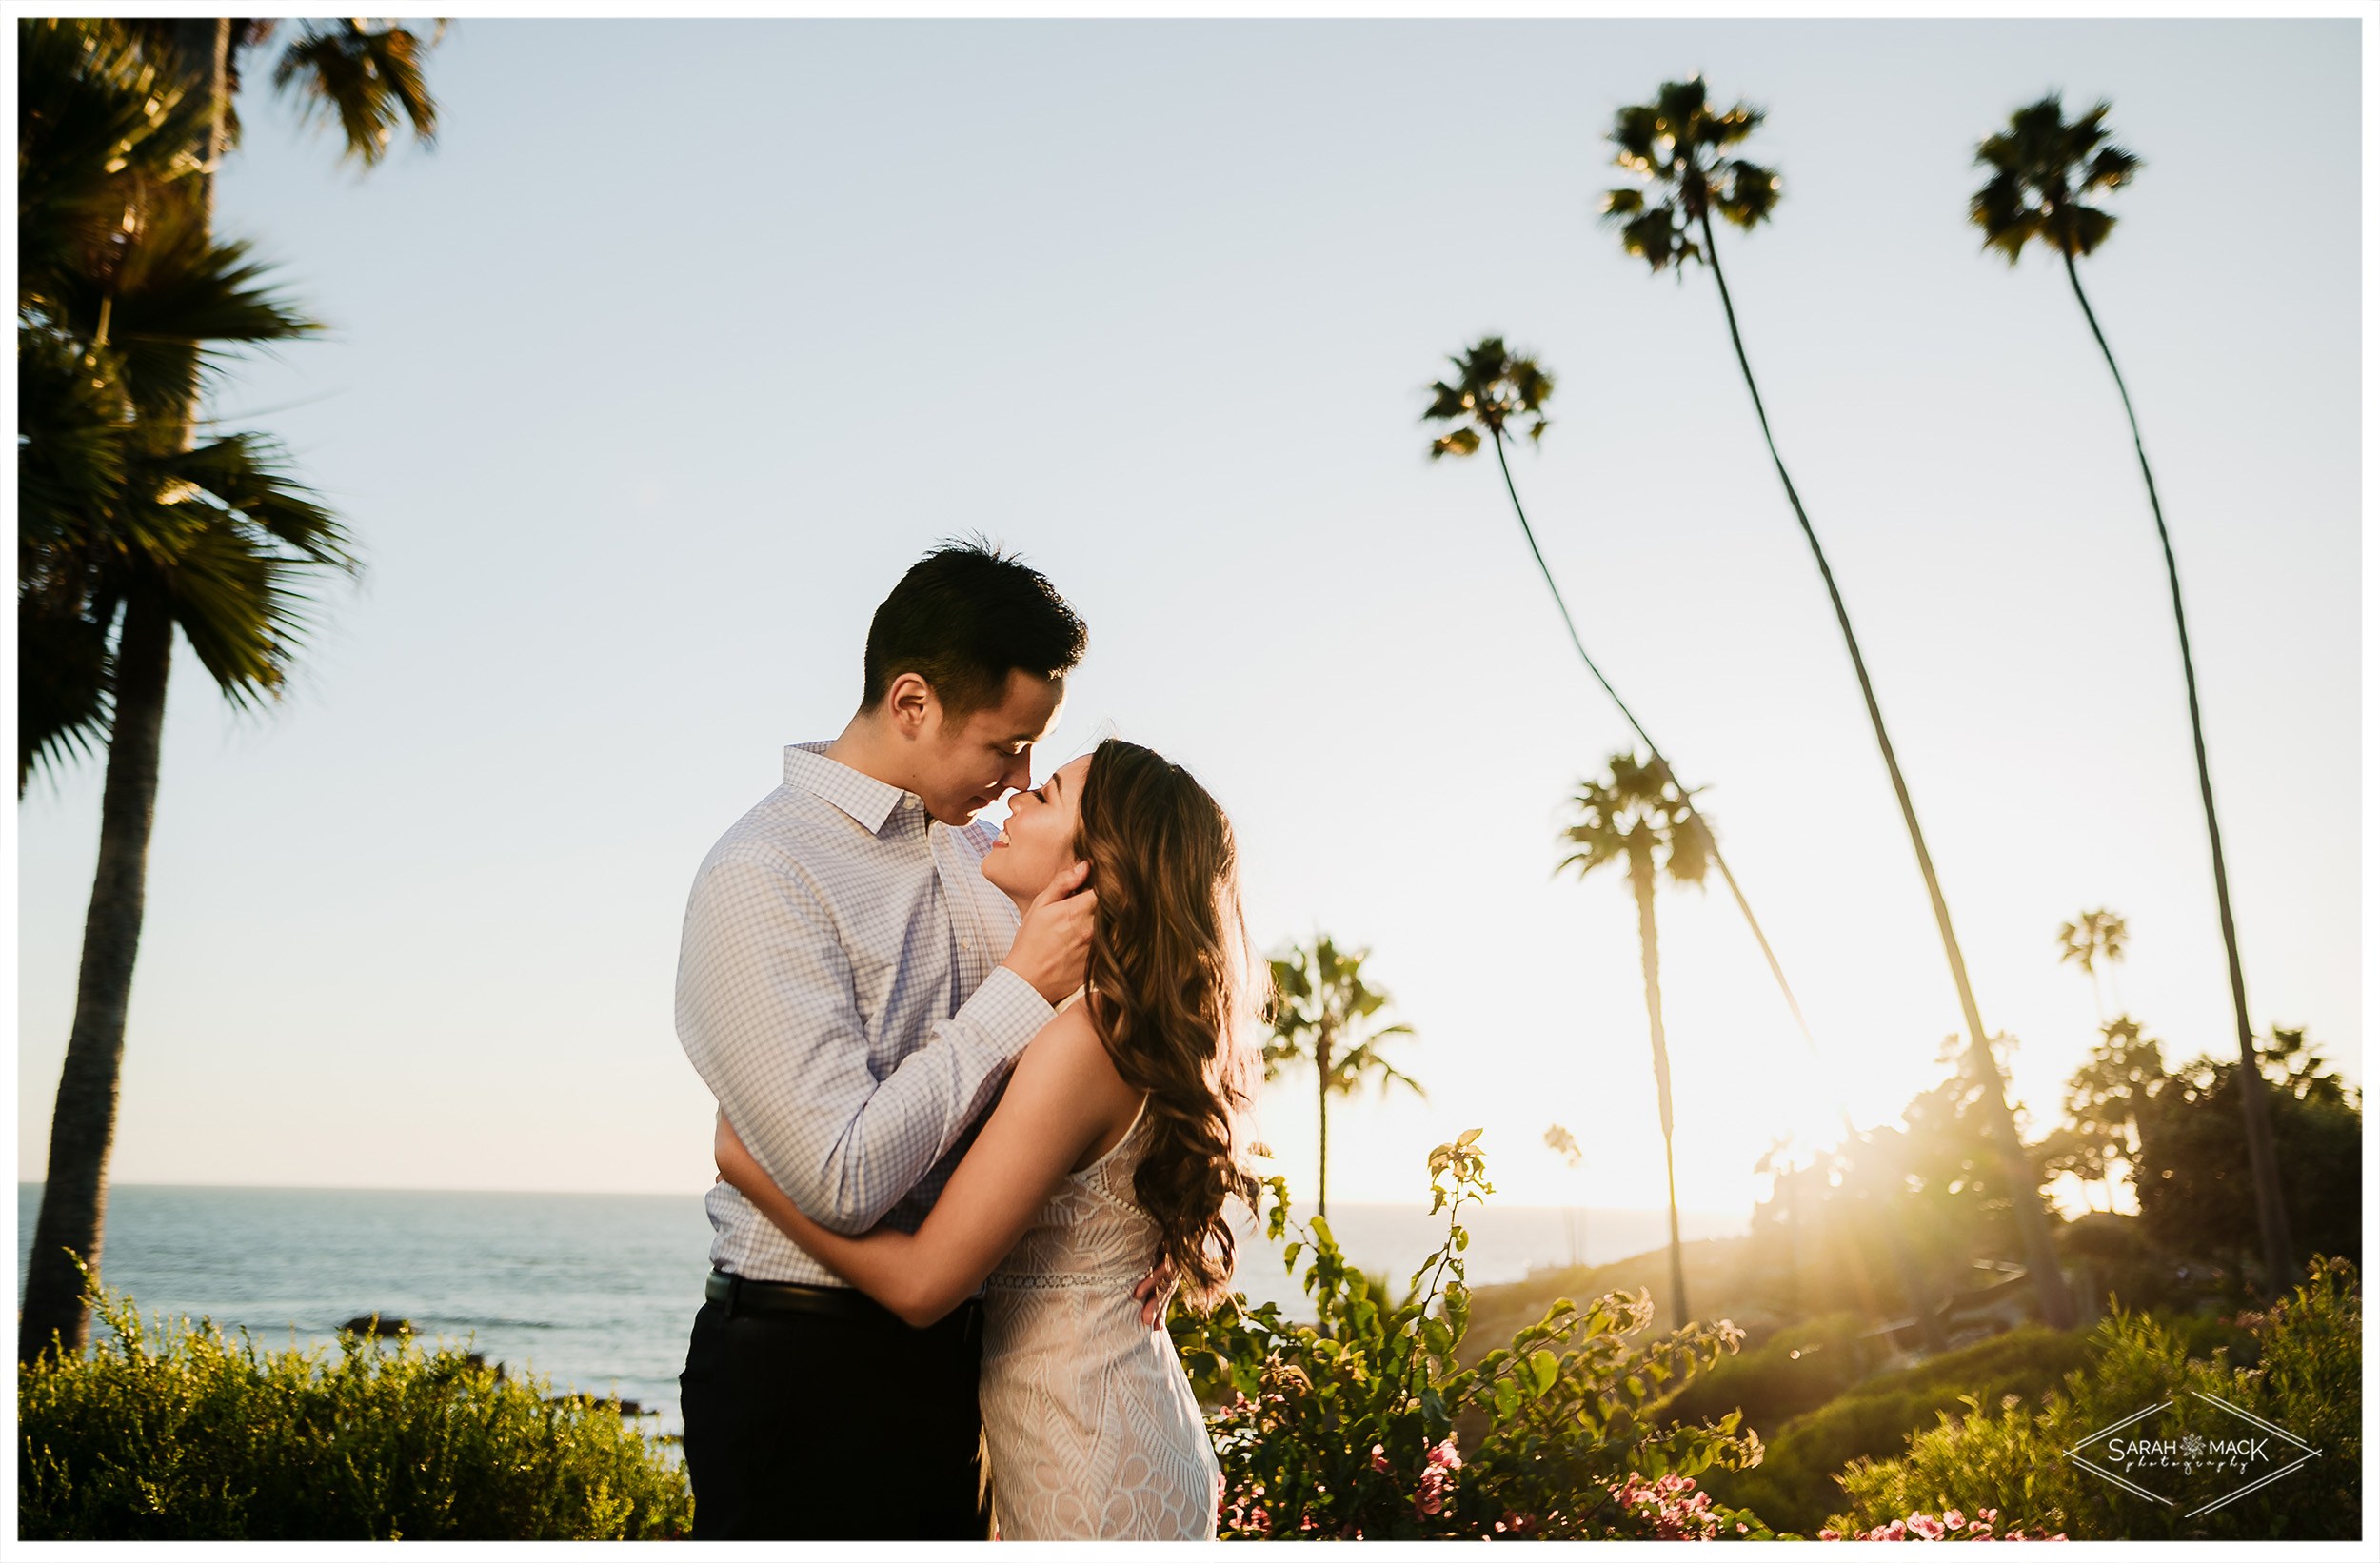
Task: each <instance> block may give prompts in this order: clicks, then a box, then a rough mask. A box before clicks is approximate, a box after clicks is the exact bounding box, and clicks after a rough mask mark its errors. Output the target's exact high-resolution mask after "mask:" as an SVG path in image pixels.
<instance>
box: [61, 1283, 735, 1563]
mask: <svg viewBox="0 0 2380 1563" xmlns="http://www.w3.org/2000/svg"><path fill="white" fill-rule="evenodd" d="M96 1306H97V1308H98V1311H99V1313H100V1316H102V1317H103V1318H104V1319H105V1320H106V1321H107V1323H108V1325H109V1329H110V1330H111V1331H112V1338H109V1339H105V1340H103V1341H102V1342H101V1343H100V1344H99V1345H98V1346H97V1347H96V1348H95V1349H94V1350H93V1352H92V1353H91V1354H90V1355H87V1356H69V1357H67V1358H65V1359H64V1360H60V1359H59V1358H56V1357H45V1358H43V1359H42V1360H41V1361H39V1362H37V1363H34V1364H31V1365H27V1366H20V1367H19V1368H18V1370H17V1408H18V1419H19V1433H20V1437H21V1444H20V1451H19V1453H20V1461H19V1465H18V1473H19V1474H18V1499H17V1502H18V1509H17V1523H18V1527H19V1532H18V1533H19V1534H20V1535H21V1536H23V1537H25V1538H27V1539H36V1538H37V1539H42V1540H80V1539H95V1538H104V1539H109V1540H144V1541H155V1540H192V1539H219V1540H220V1539H239V1540H254V1541H261V1540H313V1541H328V1540H355V1541H366V1540H395V1539H398V1538H400V1537H403V1538H406V1539H415V1540H418V1539H424V1538H430V1537H447V1538H454V1539H462V1538H469V1539H473V1540H522V1541H526V1540H615V1539H635V1538H644V1539H658V1538H665V1537H670V1536H677V1535H683V1534H684V1533H686V1531H687V1529H688V1528H689V1525H690V1523H691V1520H692V1516H693V1496H692V1494H691V1493H690V1492H689V1491H688V1489H687V1486H686V1482H685V1477H684V1473H683V1472H681V1471H680V1470H679V1469H678V1468H677V1467H676V1466H675V1465H674V1464H672V1463H671V1462H670V1461H669V1459H668V1458H667V1457H666V1456H665V1455H664V1454H663V1453H662V1452H661V1451H660V1450H659V1449H657V1448H656V1447H655V1446H654V1445H652V1444H650V1443H647V1442H646V1441H645V1438H644V1436H643V1435H642V1434H639V1433H638V1432H637V1431H636V1430H635V1429H634V1428H633V1427H632V1426H630V1425H629V1424H628V1423H627V1422H626V1421H625V1420H623V1419H622V1417H621V1415H620V1413H619V1408H618V1403H617V1401H612V1402H605V1403H589V1402H587V1401H585V1400H583V1399H581V1398H578V1397H565V1398H560V1399H551V1398H548V1397H547V1387H546V1385H545V1383H544V1382H543V1381H542V1380H536V1379H522V1378H518V1377H510V1376H507V1375H505V1374H504V1372H503V1371H502V1370H501V1369H499V1368H491V1367H488V1366H486V1365H485V1364H484V1363H482V1362H481V1361H480V1359H479V1358H478V1357H477V1356H475V1355H466V1353H464V1352H463V1351H461V1350H459V1349H457V1348H454V1347H448V1346H440V1347H438V1348H436V1349H434V1350H428V1349H425V1348H423V1347H421V1346H419V1345H417V1344H415V1343H414V1342H413V1341H412V1340H411V1339H410V1338H409V1337H408V1338H401V1339H400V1340H398V1341H397V1342H396V1343H394V1344H393V1345H389V1344H381V1343H377V1342H374V1341H369V1340H366V1339H364V1338H361V1337H359V1336H349V1337H347V1338H345V1339H343V1340H342V1341H341V1342H340V1345H339V1348H338V1352H337V1354H336V1355H327V1351H326V1349H324V1348H314V1349H312V1350H296V1349H291V1350H285V1351H272V1352H268V1351H261V1350H259V1349H258V1348H257V1346H256V1344H255V1342H254V1341H252V1340H251V1339H249V1338H248V1335H246V1333H245V1332H243V1334H242V1335H241V1337H240V1339H239V1341H238V1343H237V1344H236V1345H235V1344H234V1343H232V1342H231V1341H230V1340H228V1339H227V1338H226V1337H225V1335H223V1333H222V1332H221V1331H220V1330H217V1329H215V1328H214V1327H213V1326H212V1325H211V1324H202V1325H200V1326H198V1327H192V1326H191V1325H189V1324H188V1321H187V1320H185V1321H181V1322H179V1323H177V1324H172V1325H164V1326H162V1327H161V1328H160V1329H159V1331H158V1333H157V1334H156V1335H154V1336H153V1337H152V1336H151V1335H149V1333H148V1332H147V1331H146V1330H144V1328H143V1326H142V1322H141V1319H140V1316H139V1315H138V1314H137V1313H136V1312H135V1311H134V1308H133V1305H132V1301H131V1299H130V1298H129V1297H123V1296H108V1297H105V1298H102V1299H98V1300H97V1302H96Z"/></svg>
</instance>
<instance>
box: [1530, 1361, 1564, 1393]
mask: <svg viewBox="0 0 2380 1563" xmlns="http://www.w3.org/2000/svg"><path fill="white" fill-rule="evenodd" d="M1561 1367H1562V1365H1561V1362H1560V1360H1559V1359H1558V1358H1557V1357H1556V1356H1555V1355H1554V1354H1553V1353H1552V1352H1548V1351H1536V1352H1532V1353H1530V1354H1529V1378H1530V1382H1531V1383H1533V1384H1534V1385H1535V1386H1536V1393H1537V1394H1538V1395H1543V1394H1544V1393H1545V1392H1546V1391H1548V1390H1550V1389H1552V1388H1553V1387H1554V1380H1555V1379H1556V1378H1557V1377H1558V1376H1560V1374H1561Z"/></svg>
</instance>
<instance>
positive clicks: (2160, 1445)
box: [2066, 1390, 2322, 1519]
mask: <svg viewBox="0 0 2380 1563" xmlns="http://www.w3.org/2000/svg"><path fill="white" fill-rule="evenodd" d="M2321 1453H2322V1451H2320V1450H2318V1449H2316V1448H2314V1447H2313V1446H2312V1445H2311V1444H2309V1443H2307V1442H2306V1441H2305V1440H2304V1439H2302V1438H2300V1437H2298V1436H2297V1435H2296V1434H2293V1433H2291V1432H2290V1431H2289V1430H2288V1429H2287V1428H2285V1427H2282V1426H2280V1425H2279V1424H2277V1423H2274V1422H2269V1421H2266V1420H2265V1419H2264V1418H2263V1417H2261V1416H2258V1415H2256V1414H2255V1413H2253V1412H2251V1411H2248V1410H2246V1409H2245V1408H2243V1407H2240V1406H2235V1405H2233V1404H2231V1402H2230V1401H2229V1400H2225V1399H2222V1398H2220V1397H2219V1396H2216V1395H2207V1394H2203V1393H2201V1392H2200V1391H2197V1390H2192V1391H2191V1392H2190V1393H2189V1395H2185V1396H2183V1397H2182V1398H2180V1399H2176V1400H2160V1401H2158V1402H2157V1403H2156V1404H2155V1405H2152V1406H2145V1407H2143V1408H2142V1409H2140V1410H2139V1411H2136V1412H2134V1413H2132V1415H2130V1416H2127V1417H2125V1418H2124V1419H2123V1420H2121V1421H2117V1422H2111V1423H2109V1424H2108V1425H2107V1426H2106V1427H2103V1428H2101V1429H2099V1431H2097V1432H2096V1433H2093V1434H2091V1435H2090V1436H2089V1437H2086V1438H2084V1439H2082V1440H2081V1441H2079V1442H2078V1443H2076V1444H2074V1445H2073V1447H2072V1448H2071V1449H2069V1450H2067V1451H2066V1457H2067V1458H2068V1459H2070V1460H2072V1461H2073V1462H2074V1463H2075V1464H2076V1465H2078V1466H2080V1467H2081V1468H2082V1469H2084V1470H2085V1471H2088V1472H2090V1473H2091V1474H2092V1475H2094V1476H2097V1477H2098V1478H2100V1479H2101V1480H2102V1481H2106V1482H2111V1483H2112V1484H2113V1485H2115V1486H2117V1487H2120V1488H2122V1489H2123V1490H2124V1491H2125V1492H2127V1493H2130V1494H2132V1495H2133V1496H2135V1497H2140V1498H2145V1499H2147V1500H2148V1501H2150V1502H2152V1503H2160V1504H2163V1505H2165V1506H2166V1507H2168V1508H2175V1509H2178V1508H2180V1507H2181V1506H2182V1505H2184V1504H2186V1503H2187V1504H2192V1505H2194V1507H2192V1508H2191V1509H2189V1510H2188V1511H2186V1514H2187V1516H2188V1517H2190V1518H2192V1519H2195V1518H2196V1517H2197V1516H2199V1515H2200V1514H2208V1513H2211V1512H2212V1511H2214V1510H2216V1509H2220V1508H2222V1507H2223V1506H2224V1505H2225V1504H2227V1503H2230V1502H2231V1501H2232V1500H2234V1499H2236V1498H2244V1497H2246V1496H2247V1495H2248V1494H2251V1493H2254V1492H2257V1491H2259V1490H2261V1489H2263V1488H2265V1487H2268V1486H2270V1485H2271V1484H2272V1483H2273V1482H2276V1481H2279V1480H2280V1479H2281V1478H2282V1477H2284V1476H2287V1475H2289V1474H2291V1472H2293V1471H2296V1470H2298V1469H2300V1468H2301V1467H2303V1466H2304V1465H2305V1464H2306V1463H2307V1462H2308V1461H2310V1460H2311V1459H2313V1458H2314V1457H2315V1456H2317V1455H2319V1454H2321Z"/></svg>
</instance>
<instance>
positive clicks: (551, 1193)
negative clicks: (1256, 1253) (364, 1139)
mask: <svg viewBox="0 0 2380 1563" xmlns="http://www.w3.org/2000/svg"><path fill="white" fill-rule="evenodd" d="M45 1181H46V1179H43V1178H39V1177H20V1178H18V1179H17V1184H16V1186H17V1188H18V1190H19V1191H20V1192H23V1191H26V1190H31V1189H39V1188H41V1187H42V1186H43V1184H44V1183H45ZM108 1186H109V1189H110V1190H111V1191H113V1190H118V1189H173V1190H178V1191H183V1192H187V1193H192V1194H199V1193H208V1192H216V1193H227V1194H407V1195H418V1194H452V1195H486V1196H491V1197H505V1198H522V1197H552V1198H558V1199H687V1198H694V1199H699V1198H701V1197H703V1195H704V1193H706V1192H708V1190H707V1186H705V1187H704V1188H686V1189H676V1190H668V1189H556V1188H510V1189H503V1188H487V1187H485V1186H481V1185H475V1184H459V1183H458V1184H439V1183H216V1182H159V1181H154V1180H149V1179H137V1180H134V1179H110V1180H109V1185H108ZM1289 1208H1290V1209H1291V1211H1293V1212H1298V1213H1302V1214H1301V1215H1300V1217H1299V1218H1300V1219H1302V1218H1303V1215H1304V1214H1311V1212H1312V1210H1313V1205H1312V1203H1311V1201H1307V1200H1301V1199H1296V1198H1293V1199H1291V1200H1290V1202H1289ZM1339 1208H1340V1209H1341V1210H1393V1211H1401V1212H1408V1213H1410V1212H1416V1211H1418V1212H1421V1213H1423V1214H1427V1213H1428V1211H1429V1201H1427V1200H1425V1199H1342V1200H1340V1201H1339ZM1668 1209H1669V1207H1668V1206H1666V1205H1575V1204H1574V1205H1557V1204H1524V1203H1520V1202H1518V1201H1513V1200H1500V1199H1499V1200H1491V1201H1488V1202H1486V1203H1485V1204H1478V1203H1475V1204H1474V1205H1473V1206H1472V1207H1471V1209H1470V1210H1469V1211H1467V1212H1466V1215H1474V1214H1476V1213H1477V1212H1478V1211H1481V1210H1484V1211H1488V1212H1491V1213H1496V1212H1519V1211H1583V1212H1586V1213H1588V1214H1590V1215H1594V1214H1598V1213H1599V1214H1604V1215H1612V1216H1646V1215H1656V1216H1657V1215H1666V1214H1667V1212H1668ZM1441 1214H1442V1213H1441ZM1677 1214H1678V1217H1679V1219H1680V1220H1681V1221H1682V1220H1685V1219H1687V1218H1689V1217H1692V1218H1696V1219H1698V1220H1700V1221H1743V1222H1745V1223H1746V1224H1747V1225H1749V1220H1750V1217H1749V1215H1748V1213H1746V1212H1742V1211H1739V1210H1725V1209H1719V1208H1716V1207H1707V1206H1694V1205H1680V1206H1679V1207H1678V1208H1677Z"/></svg>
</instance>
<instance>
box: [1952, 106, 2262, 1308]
mask: <svg viewBox="0 0 2380 1563" xmlns="http://www.w3.org/2000/svg"><path fill="white" fill-rule="evenodd" d="M2110 107H2111V105H2109V104H2107V103H2105V102H2100V103H2096V104H2093V105H2092V108H2091V110H2090V111H2089V112H2088V113H2086V114H2084V115H2083V116H2082V118H2080V119H2078V120H2076V121H2074V122H2073V124H2071V125H2070V124H2068V123H2067V122H2066V110H2065V106H2064V105H2063V103H2061V102H2060V100H2059V96H2058V94H2057V93H2055V92H2053V93H2051V94H2050V95H2049V96H2047V97H2045V98H2043V99H2042V100H2041V101H2040V102H2038V103H2034V104H2029V105H2027V106H2026V107H2025V108H2022V109H2017V110H2016V111H2015V112H2014V113H2013V114H2011V115H2009V119H2008V129H2005V130H2003V131H2000V132H1999V133H1998V134H1996V135H1992V136H1987V137H1985V138H1984V140H1983V141H1982V142H1981V143H1980V144H1978V145H1977V146H1976V148H1975V161H1976V162H1977V163H1979V164H1982V165H1984V166H1985V167H1988V168H1991V170H1992V176H1991V178H1990V179H1988V180H1986V181H1985V183H1984V186H1983V188H1981V189H1979V190H1977V191H1975V194H1974V199H1973V201H1971V202H1970V203H1969V204H1968V208H1967V215H1968V220H1969V221H1971V222H1973V224H1974V225H1975V227H1977V228H1981V229H1982V230H1983V242H1984V247H1985V248H1987V249H1996V250H1999V251H2000V252H2001V253H2002V254H2004V255H2006V256H2007V257H2008V264H2009V265H2010V266H2012V267H2013V266H2014V265H2015V264H2016V262H2017V259H2018V257H2020V256H2021V255H2022V254H2023V253H2024V251H2025V247H2026V246H2028V245H2029V244H2032V243H2033V242H2034V241H2036V240H2037V241H2039V242H2040V243H2041V244H2042V245H2044V246H2046V247H2049V248H2051V249H2053V250H2055V251H2056V252H2057V256H2058V260H2059V262H2060V263H2061V264H2062V265H2063V266H2064V267H2066V280H2067V282H2068V284H2069V285H2071V286H2072V287H2073V290H2074V302H2075V303H2076V304H2078V305H2080V306H2082V312H2083V321H2084V323H2085V324H2086V325H2088V326H2090V327H2091V338H2092V341H2093V342H2096V343H2097V344H2098V345H2099V356H2100V357H2101V358H2103V359H2105V360H2106V361H2107V366H2108V374H2109V375H2110V377H2112V379H2113V380H2114V381H2115V394H2116V398H2117V399H2118V400H2119V401H2121V402H2122V403H2123V404H2124V419H2125V422H2126V423H2128V424H2130V425H2132V454H2133V456H2135V457H2136V458H2138V460H2139V462H2140V481H2141V484H2142V485H2143V486H2145V487H2146V488H2147V489H2148V491H2149V514H2150V517H2151V519H2152V520H2153V521H2154V522H2155V523H2156V527H2157V546H2158V547H2159V548H2160V549H2161V550H2163V552H2164V555H2165V584H2166V588H2167V591H2168V592H2169V593H2170V594H2171V596H2172V600H2173V632H2174V635H2175V637H2176V638H2177V639H2178V640H2179V641H2180V643H2181V647H2182V692H2183V695H2184V697H2185V699H2186V700H2187V702H2188V703H2189V706H2190V743H2191V749H2192V753H2193V754H2194V755H2195V756H2196V758H2197V762H2198V801H2199V804H2200V806H2201V807H2202V808H2203V809H2204V811H2205V813H2206V816H2207V849H2208V852H2209V853H2210V854H2211V856H2212V858H2213V860H2214V905H2215V915H2216V920H2217V921H2219V922H2220V923H2221V924H2222V928H2223V956H2224V960H2225V961H2226V962H2227V963H2228V965H2229V967H2230V971H2231V1020H2232V1024H2233V1026H2234V1028H2235V1029H2236V1031H2237V1034H2238V1040H2239V1058H2240V1070H2239V1079H2240V1081H2241V1089H2240V1094H2239V1105H2240V1114H2241V1117H2242V1118H2243V1119H2244V1120H2245V1122H2246V1128H2247V1135H2248V1161H2249V1171H2250V1173H2251V1176H2252V1177H2254V1179H2255V1184H2256V1228H2257V1233H2258V1236H2259V1237H2260V1238H2261V1240H2262V1248H2263V1251H2264V1266H2265V1286H2266V1290H2267V1291H2268V1292H2269V1293H2272V1294H2277V1293H2279V1292H2281V1291H2283V1290H2285V1289H2286V1288H2287V1287H2288V1286H2289V1284H2290V1277H2291V1275H2292V1274H2294V1272H2295V1270H2296V1260H2295V1259H2294V1258H2293V1257H2292V1256H2291V1243H2290V1235H2289V1210H2288V1206H2287V1204H2286V1203H2285V1202H2284V1200H2283V1198H2282V1196H2281V1168H2280V1162H2279V1159H2278V1156H2277V1153H2276V1152H2275V1150H2274V1147H2273V1142H2272V1112H2271V1106H2270V1105H2269V1104H2268V1103H2267V1101H2266V1099H2265V1082H2264V1072H2263V1070H2262V1069H2261V1068H2260V1067H2259V1066H2258V1064H2257V1061H2256V1039H2255V1033H2254V1031H2253V1028H2251V1026H2250V1024H2249V1021H2248V983H2247V979H2245V978H2244V977H2243V976H2242V975H2241V970H2240V961H2239V934H2238V931H2237V930H2236V929H2235V928H2234V927H2233V926H2232V922H2231V876H2230V874H2229V873H2227V872H2226V870H2225V867H2224V862H2223V831H2222V827H2221V826H2219V825H2218V824H2216V822H2215V817H2214V778H2213V776H2212V775H2211V773H2210V772H2209V770H2208V768H2207V729H2206V723H2205V722H2204V721H2203V720H2202V719H2201V718H2200V716H2199V712H2198V668H2197V664H2196V663H2194V662H2193V661H2192V658H2191V654H2190V621H2189V619H2188V618H2187V617H2186V616H2185V615H2184V614H2183V612H2182V576H2181V570H2180V567H2179V566H2178V565H2176V564H2174V562H2173V538H2172V533H2170V532H2168V531H2167V530H2166V526H2165V508H2164V506H2163V505H2159V504H2158V503H2157V480H2156V474H2154V473H2153V472H2152V471H2151V470H2150V469H2149V449H2148V446H2147V445H2145V444H2144V443H2143V442H2142V440H2141V437H2140V417H2139V414H2137V413H2136V412H2134V411H2133V410H2132V392H2131V391H2130V390H2128V389H2127V388H2126V387H2125V385H2124V372H2123V371H2122V370H2121V369H2119V368H2117V367H2116V366H2115V351H2114V349H2113V348H2112V347H2110V346H2108V339H2107V333H2106V332H2105V331H2102V330H2101V329H2099V317H2098V315H2097V314H2096V313H2094V312H2093V311H2092V307H2091V299H2090V296H2089V295H2088V294H2086V293H2085V292H2084V291H2083V285H2082V272H2081V270H2080V269H2079V268H2078V267H2076V266H2075V265H2074V262H2075V260H2076V259H2077V258H2078V257H2080V256H2084V255H2088V254H2090V253H2092V251H2093V250H2095V249H2097V248H2098V247H2099V246H2100V245H2101V244H2103V243H2105V242H2106V240H2107V237H2108V235H2109V234H2110V233H2111V232H2112V231H2113V230H2114V228H2115V219H2114V217H2113V216H2112V215H2111V214H2109V213H2108V212H2106V211H2104V210H2102V209H2100V208H2097V207H2095V206H2092V204H2091V198H2092V196H2094V195H2097V194H2100V193H2101V192H2112V191H2114V190H2118V189H2121V188H2123V187H2124V186H2126V185H2128V184H2130V183H2132V175H2133V173H2135V172H2136V171H2137V170H2138V169H2139V168H2140V159H2139V158H2137V157H2135V156H2133V155H2132V153H2131V152H2129V151H2126V150H2125V149H2124V148H2121V147H2118V146H2116V145H2115V144H2114V143H2112V142H2111V141H2109V140H2108V132H2107V127H2106V124H2105V121H2106V119H2107V115H2108V110H2109V109H2110Z"/></svg>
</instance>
